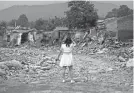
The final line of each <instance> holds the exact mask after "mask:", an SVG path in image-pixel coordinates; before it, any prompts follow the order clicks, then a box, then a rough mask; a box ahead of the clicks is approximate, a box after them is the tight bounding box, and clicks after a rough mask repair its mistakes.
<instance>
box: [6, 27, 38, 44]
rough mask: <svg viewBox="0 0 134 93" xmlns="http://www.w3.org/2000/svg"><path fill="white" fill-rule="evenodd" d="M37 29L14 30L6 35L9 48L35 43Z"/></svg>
mask: <svg viewBox="0 0 134 93" xmlns="http://www.w3.org/2000/svg"><path fill="white" fill-rule="evenodd" d="M36 32H37V30H36V29H27V30H21V29H14V30H12V31H10V32H8V33H7V34H6V37H7V42H9V46H14V45H21V44H23V43H25V42H28V41H29V42H34V41H35V40H36Z"/></svg>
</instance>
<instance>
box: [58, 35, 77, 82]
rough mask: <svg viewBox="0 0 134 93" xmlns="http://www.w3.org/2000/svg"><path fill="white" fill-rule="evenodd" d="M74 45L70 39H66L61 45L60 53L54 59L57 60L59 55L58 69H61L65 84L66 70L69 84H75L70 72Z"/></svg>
mask: <svg viewBox="0 0 134 93" xmlns="http://www.w3.org/2000/svg"><path fill="white" fill-rule="evenodd" d="M75 45H76V43H75V42H74V41H73V40H72V39H71V38H70V37H67V38H66V39H65V41H64V43H63V44H62V45H61V49H60V53H59V55H58V58H57V59H56V61H57V60H59V57H60V55H61V60H60V64H59V65H60V67H62V68H63V73H62V74H63V81H62V82H65V71H66V69H67V68H69V75H70V78H71V83H73V82H75V81H74V80H73V76H72V70H73V55H72V50H73V48H74V46H75Z"/></svg>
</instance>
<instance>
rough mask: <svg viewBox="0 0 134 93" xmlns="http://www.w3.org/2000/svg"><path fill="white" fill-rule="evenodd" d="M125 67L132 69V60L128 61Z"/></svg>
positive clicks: (133, 63)
mask: <svg viewBox="0 0 134 93" xmlns="http://www.w3.org/2000/svg"><path fill="white" fill-rule="evenodd" d="M126 66H127V67H134V60H133V59H129V60H128V61H127V63H126Z"/></svg>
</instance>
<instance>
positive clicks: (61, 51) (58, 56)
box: [56, 50, 62, 60]
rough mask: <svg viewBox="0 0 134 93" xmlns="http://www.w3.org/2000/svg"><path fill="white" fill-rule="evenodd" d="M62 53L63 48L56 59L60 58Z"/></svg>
mask: <svg viewBox="0 0 134 93" xmlns="http://www.w3.org/2000/svg"><path fill="white" fill-rule="evenodd" d="M61 54H62V50H60V53H59V54H58V57H57V59H56V60H59V57H60V55H61Z"/></svg>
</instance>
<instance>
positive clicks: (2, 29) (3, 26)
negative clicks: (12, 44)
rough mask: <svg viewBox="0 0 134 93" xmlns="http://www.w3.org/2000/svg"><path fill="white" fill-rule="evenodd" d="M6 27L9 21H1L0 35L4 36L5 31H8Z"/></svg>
mask: <svg viewBox="0 0 134 93" xmlns="http://www.w3.org/2000/svg"><path fill="white" fill-rule="evenodd" d="M6 27H7V22H5V21H2V22H1V23H0V36H3V35H4V33H6Z"/></svg>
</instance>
